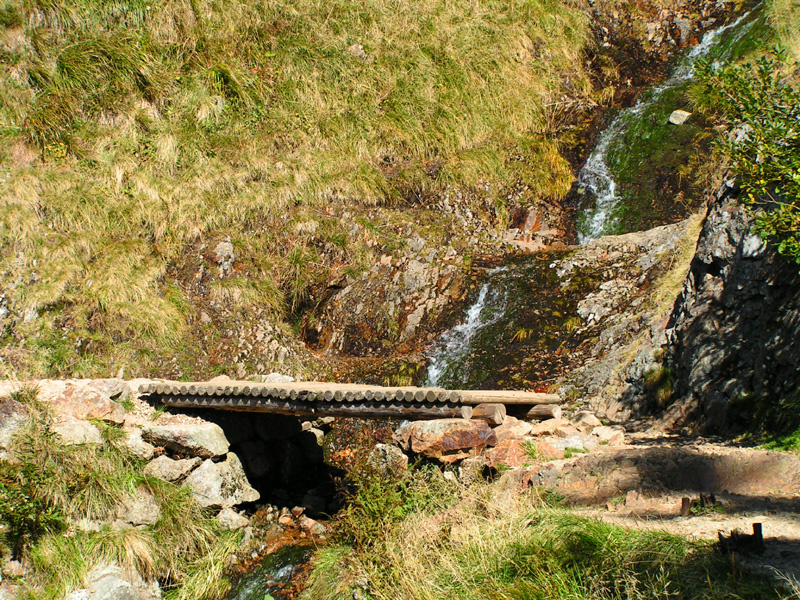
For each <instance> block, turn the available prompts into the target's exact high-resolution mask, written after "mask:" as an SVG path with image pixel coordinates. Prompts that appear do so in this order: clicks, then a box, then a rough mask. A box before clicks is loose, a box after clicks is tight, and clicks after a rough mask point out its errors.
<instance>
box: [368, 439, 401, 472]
mask: <svg viewBox="0 0 800 600" xmlns="http://www.w3.org/2000/svg"><path fill="white" fill-rule="evenodd" d="M367 467H369V468H370V469H372V470H373V471H374V472H376V473H380V474H382V475H384V476H387V475H398V474H400V473H402V472H404V471H406V470H407V469H408V456H406V455H405V454H403V451H402V450H400V448H398V447H397V446H392V445H389V444H375V447H374V448H373V449H372V450H371V451H370V453H369V456H368V457H367Z"/></svg>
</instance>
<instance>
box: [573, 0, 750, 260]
mask: <svg viewBox="0 0 800 600" xmlns="http://www.w3.org/2000/svg"><path fill="white" fill-rule="evenodd" d="M763 23H764V15H763V10H762V9H761V7H760V6H759V7H757V8H755V9H753V10H752V11H748V12H746V13H744V14H743V15H741V16H740V17H739V18H738V19H736V20H735V21H733V22H731V23H729V24H728V25H725V26H723V27H719V28H718V29H714V30H712V31H709V32H707V33H706V34H705V35H704V36H703V39H702V40H701V42H700V43H699V44H697V45H696V46H693V47H692V48H691V50H689V52H688V53H687V54H686V55H685V56H683V57H681V58H680V59H679V61H678V64H677V65H676V66H675V68H673V70H672V73H671V74H670V76H669V77H668V78H667V80H666V81H664V82H663V83H661V84H659V85H657V86H655V87H653V88H650V89H649V90H648V91H646V92H645V93H643V94H642V96H641V97H640V98H639V100H638V101H637V102H636V103H635V104H634V105H633V106H631V107H629V108H626V109H624V110H621V111H619V113H617V115H616V116H615V117H614V118H613V120H612V121H611V122H610V123H609V125H608V126H607V127H606V129H605V130H604V131H603V132H602V133H601V134H600V136H599V137H598V139H597V143H596V145H595V147H594V149H593V150H592V152H591V153H590V155H589V158H588V159H587V160H586V163H585V164H584V165H583V167H582V168H581V170H580V171H579V173H578V186H579V191H578V193H579V194H580V195H581V196H583V198H584V201H583V204H584V205H587V204H589V203H591V202H593V205H589V206H588V207H587V208H586V209H585V210H584V211H583V212H582V213H581V215H580V217H579V218H578V223H577V226H578V240H579V242H580V243H581V244H583V243H586V242H588V241H590V240H594V239H597V238H599V237H602V236H604V235H613V234H619V233H627V232H628V231H631V230H632V229H631V228H630V227H626V224H625V223H624V222H623V221H622V217H623V216H624V213H625V211H626V210H630V209H631V208H632V205H633V204H635V201H636V199H635V198H634V197H632V194H633V193H635V191H634V190H630V191H629V190H626V189H625V187H624V186H622V185H620V182H619V179H620V176H621V175H623V173H625V172H627V173H633V174H635V175H636V176H638V175H639V174H640V173H641V171H642V168H643V167H646V163H647V162H648V156H647V153H648V151H649V152H651V153H652V152H654V151H655V150H657V149H655V148H652V147H651V148H648V146H654V145H657V144H659V143H661V142H662V141H663V140H662V138H664V137H668V136H670V134H672V133H674V132H675V131H676V130H678V129H679V127H683V126H677V127H676V126H674V125H671V124H669V115H670V114H671V113H672V111H673V109H676V108H686V106H681V104H683V103H685V102H686V100H685V99H684V98H681V96H682V95H683V93H684V92H685V91H686V89H687V87H688V85H689V84H690V83H691V82H692V81H693V80H694V78H695V61H696V60H698V59H705V60H711V61H714V62H717V63H720V64H722V63H726V62H729V61H730V60H732V59H735V58H737V57H739V56H741V54H742V52H743V46H744V45H745V44H744V40H745V37H746V36H747V34H748V33H750V32H751V31H753V29H754V28H756V27H758V26H762V25H763ZM637 138H638V139H637ZM642 142H644V145H643V144H642ZM648 142H649V143H648ZM630 163H633V164H630Z"/></svg>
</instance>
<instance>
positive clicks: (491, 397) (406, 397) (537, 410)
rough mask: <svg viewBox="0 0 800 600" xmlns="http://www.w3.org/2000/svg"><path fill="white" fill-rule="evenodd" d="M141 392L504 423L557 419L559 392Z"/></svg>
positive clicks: (180, 403) (256, 407) (293, 386)
mask: <svg viewBox="0 0 800 600" xmlns="http://www.w3.org/2000/svg"><path fill="white" fill-rule="evenodd" d="M140 392H141V393H142V394H147V395H149V396H150V397H151V398H153V399H155V400H158V401H160V402H161V403H162V404H165V405H166V406H173V407H178V408H211V409H218V410H234V411H244V412H261V413H274V414H285V415H296V416H332V417H360V418H366V419H388V418H395V419H412V420H413V419H442V418H464V419H471V418H485V419H487V420H494V421H497V420H499V421H501V422H502V420H503V418H505V415H506V411H507V409H508V412H509V413H511V414H516V415H519V416H528V417H533V418H546V417H549V416H557V415H554V414H553V412H554V407H555V405H557V404H558V403H559V402H560V401H561V399H560V398H559V397H558V396H557V395H555V394H542V393H537V392H523V391H496V390H444V389H441V388H420V387H383V386H375V385H360V384H351V383H319V382H294V383H254V382H250V381H225V382H221V383H215V382H207V383H185V382H178V381H164V382H160V383H149V384H145V385H143V386H142V387H141V388H140Z"/></svg>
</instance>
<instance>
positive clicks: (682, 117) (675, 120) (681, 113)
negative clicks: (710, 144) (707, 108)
mask: <svg viewBox="0 0 800 600" xmlns="http://www.w3.org/2000/svg"><path fill="white" fill-rule="evenodd" d="M691 116H692V113H690V112H686V111H685V110H675V111H672V114H671V115H670V116H669V122H670V123H671V124H672V125H683V124H684V123H686V121H688V120H689V117H691Z"/></svg>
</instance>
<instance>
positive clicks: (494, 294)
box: [424, 267, 506, 387]
mask: <svg viewBox="0 0 800 600" xmlns="http://www.w3.org/2000/svg"><path fill="white" fill-rule="evenodd" d="M505 270H506V269H505V268H504V267H500V268H497V269H492V270H491V271H490V272H489V279H488V280H487V281H486V282H485V283H484V284H483V285H482V286H481V289H480V291H479V292H478V297H477V298H476V299H475V302H473V303H472V305H471V306H470V307H469V308H468V309H467V312H466V314H465V318H464V320H463V322H461V323H459V324H458V325H456V326H455V327H453V328H452V329H450V330H448V331H446V332H445V333H444V334H443V335H442V337H441V338H440V339H439V342H438V343H437V345H436V347H435V348H434V350H433V351H432V352H431V353H430V354H429V356H428V372H427V376H426V378H425V383H424V385H426V386H430V387H439V386H444V385H450V384H453V383H458V382H461V381H464V379H465V375H466V372H467V370H468V368H469V359H468V357H469V353H470V350H471V349H472V339H473V337H475V334H476V333H477V332H478V331H480V330H481V329H483V328H484V327H486V326H488V325H491V324H492V323H495V322H497V320H498V319H500V318H501V317H502V316H503V313H504V310H503V309H504V293H503V292H501V291H498V286H494V285H492V283H493V282H492V275H494V274H496V273H499V272H502V271H505Z"/></svg>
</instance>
